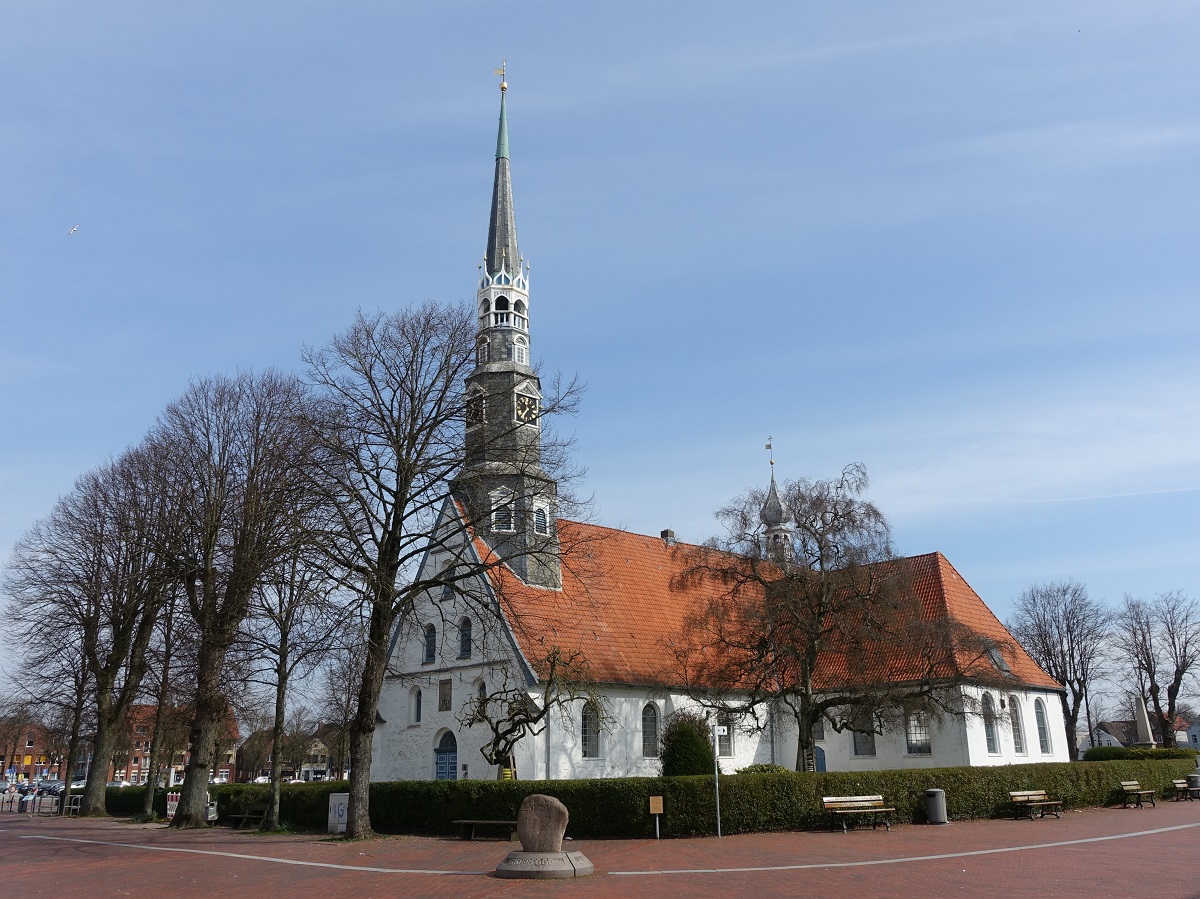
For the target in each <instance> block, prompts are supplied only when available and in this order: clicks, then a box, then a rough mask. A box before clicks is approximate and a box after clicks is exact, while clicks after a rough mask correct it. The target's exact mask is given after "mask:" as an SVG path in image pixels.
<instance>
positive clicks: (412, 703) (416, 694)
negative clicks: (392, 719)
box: [408, 687, 421, 724]
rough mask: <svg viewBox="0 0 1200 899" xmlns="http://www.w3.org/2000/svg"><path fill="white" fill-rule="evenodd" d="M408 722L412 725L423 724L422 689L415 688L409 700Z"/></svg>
mask: <svg viewBox="0 0 1200 899" xmlns="http://www.w3.org/2000/svg"><path fill="white" fill-rule="evenodd" d="M408 720H409V722H410V723H412V724H420V723H421V688H420V687H413V691H412V694H411V695H410V698H409V712H408Z"/></svg>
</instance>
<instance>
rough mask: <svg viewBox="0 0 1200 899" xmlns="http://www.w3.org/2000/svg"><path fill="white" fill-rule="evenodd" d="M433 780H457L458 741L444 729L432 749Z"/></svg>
mask: <svg viewBox="0 0 1200 899" xmlns="http://www.w3.org/2000/svg"><path fill="white" fill-rule="evenodd" d="M433 778H434V780H458V741H457V740H456V739H454V734H452V733H451V732H450V731H446V732H445V733H444V734H442V738H441V739H440V740H438V744H437V748H436V749H434V750H433Z"/></svg>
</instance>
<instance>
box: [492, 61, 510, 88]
mask: <svg viewBox="0 0 1200 899" xmlns="http://www.w3.org/2000/svg"><path fill="white" fill-rule="evenodd" d="M507 68H508V59H506V58H505V59H501V60H500V68H498V69H492V74H493V75H499V76H500V90H502V91H506V90H508V82H507V81H505V80H504V70H505V69H507Z"/></svg>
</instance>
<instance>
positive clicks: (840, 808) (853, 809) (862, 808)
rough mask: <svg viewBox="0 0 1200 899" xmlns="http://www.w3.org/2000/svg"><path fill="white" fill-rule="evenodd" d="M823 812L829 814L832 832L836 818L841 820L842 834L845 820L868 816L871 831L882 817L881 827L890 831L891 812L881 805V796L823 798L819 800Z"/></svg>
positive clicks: (844, 828) (844, 829) (844, 830)
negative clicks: (851, 817)
mask: <svg viewBox="0 0 1200 899" xmlns="http://www.w3.org/2000/svg"><path fill="white" fill-rule="evenodd" d="M821 805H822V806H823V807H824V809H825V811H827V812H829V829H830V830H834V829H835V825H836V824H837V820H838V816H839V815H840V816H841V818H842V833H845V832H846V819H847V818H848V817H850V816H851V815H870V816H871V829H872V830H874V829H875V828H876V826H877V825H878V824H879V816H880V815H883V826H884V827H885V828H887V829H888V830H889V831H890V830H891V829H892V812H894V811H895V809H894V808H887V807H885V806H884V804H883V797H882V796H825V797H824V798H822V800H821Z"/></svg>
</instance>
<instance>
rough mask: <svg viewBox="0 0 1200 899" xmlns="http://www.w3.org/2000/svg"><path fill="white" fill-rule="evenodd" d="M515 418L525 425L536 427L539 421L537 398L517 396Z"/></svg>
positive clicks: (519, 394) (521, 394) (523, 395)
mask: <svg viewBox="0 0 1200 899" xmlns="http://www.w3.org/2000/svg"><path fill="white" fill-rule="evenodd" d="M515 418H516V420H517V421H518V422H520V423H521V424H523V425H535V424H537V420H538V399H537V397H536V396H526V395H525V394H523V393H518V394H517V403H516V409H515Z"/></svg>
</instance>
